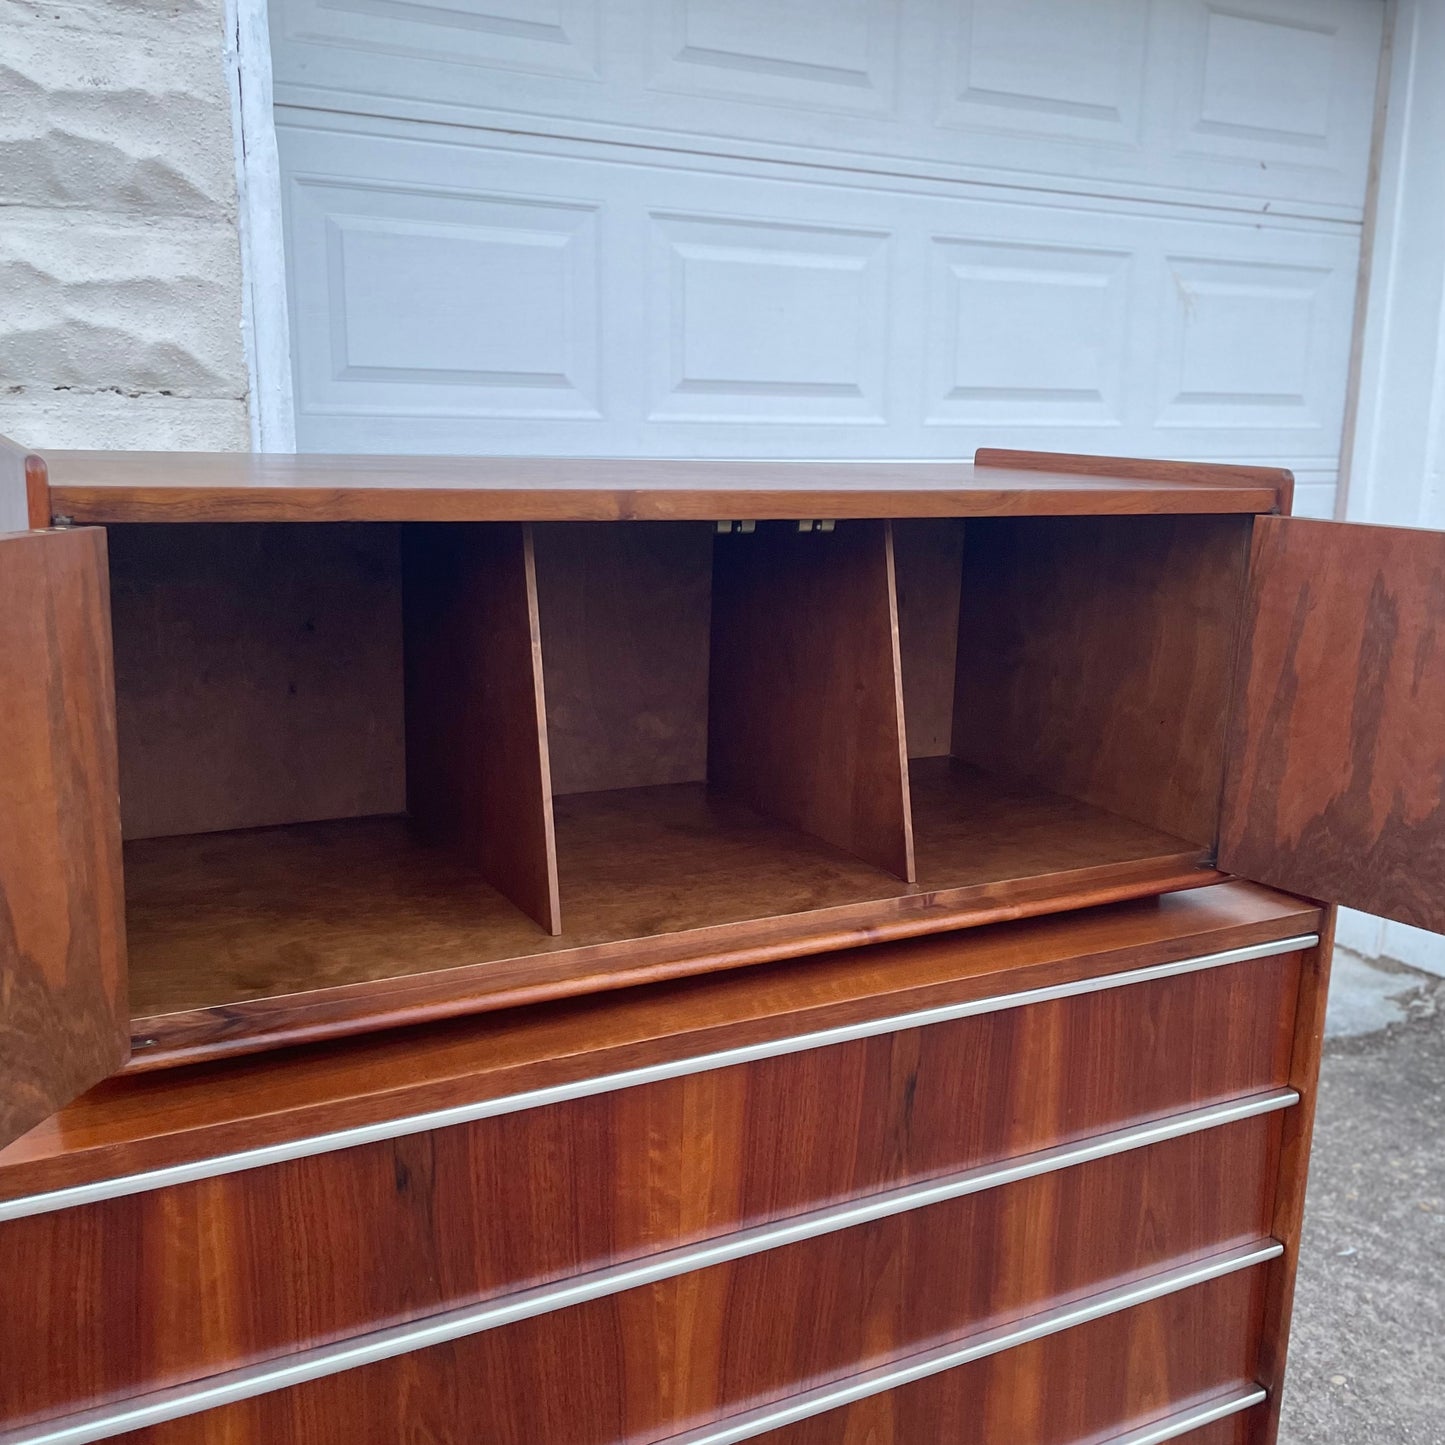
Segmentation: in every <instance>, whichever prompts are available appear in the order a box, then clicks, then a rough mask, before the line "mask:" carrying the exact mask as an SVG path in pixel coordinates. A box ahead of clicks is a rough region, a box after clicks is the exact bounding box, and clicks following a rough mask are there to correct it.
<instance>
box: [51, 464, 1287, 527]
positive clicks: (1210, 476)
mask: <svg viewBox="0 0 1445 1445" xmlns="http://www.w3.org/2000/svg"><path fill="white" fill-rule="evenodd" d="M45 461H46V464H47V467H48V470H49V482H50V505H51V510H52V513H53V514H54V515H56V516H64V517H67V518H69V519H70V520H72V521H76V522H140V521H154V522H188V521H191V522H215V521H626V520H636V521H688V520H728V519H749V518H755V519H768V518H783V519H794V518H848V517H980V516H1021V515H1040V516H1048V515H1067V514H1072V513H1110V514H1118V515H1129V514H1139V515H1147V514H1161V513H1221V512H1226V513H1228V512H1233V513H1251V512H1270V511H1274V510H1278V509H1279V508H1280V503H1281V496H1282V492H1283V491H1284V483H1283V481H1282V480H1281V479H1285V480H1287V477H1288V474H1287V473H1281V472H1277V471H1273V470H1270V469H1267V468H1248V467H1220V466H1209V465H1194V464H1187V463H1129V462H1121V463H1120V465H1119V469H1118V473H1117V474H1104V473H1102V472H1100V471H1098V470H1094V469H1091V470H1090V471H1089V472H1087V473H1086V472H1083V471H1081V470H1078V469H1076V468H1074V467H1071V466H1070V461H1071V459H1070V458H1066V457H1058V458H1052V459H1051V458H1049V457H1047V456H1043V455H1040V456H1039V457H1038V459H1037V461H1034V460H1032V459H1031V460H1030V461H1028V462H1024V461H1015V462H1010V463H1008V464H1006V465H1002V466H993V465H977V464H975V463H973V462H953V461H943V462H937V461H794V460H789V461H766V460H709V461H699V460H668V459H664V458H647V459H641V460H628V459H605V458H593V457H578V458H553V457H387V456H354V457H348V456H319V455H307V456H292V455H283V454H269V455H267V454H260V455H257V454H248V453H244V452H235V453H210V452H98V451H93V452H82V451H55V452H47V453H46V454H45Z"/></svg>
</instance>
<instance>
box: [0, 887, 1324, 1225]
mask: <svg viewBox="0 0 1445 1445" xmlns="http://www.w3.org/2000/svg"><path fill="white" fill-rule="evenodd" d="M1319 918H1320V910H1319V909H1318V908H1317V907H1315V906H1314V905H1311V904H1306V903H1302V902H1300V901H1299V900H1297V899H1291V898H1286V897H1284V896H1282V895H1280V894H1277V893H1271V892H1270V891H1269V890H1268V889H1264V888H1258V887H1256V886H1254V885H1252V884H1244V883H1229V884H1221V885H1219V886H1216V887H1213V888H1203V889H1198V890H1196V891H1193V892H1189V893H1175V894H1169V895H1167V896H1165V897H1162V898H1159V899H1157V900H1149V901H1147V902H1136V903H1127V904H1117V905H1114V906H1112V907H1103V908H1094V909H1089V910H1086V911H1083V912H1078V913H1073V914H1057V915H1052V916H1049V917H1045V918H1037V919H1031V920H1028V921H1025V922H1020V923H1013V924H1005V925H1000V926H998V927H994V928H989V929H983V930H973V931H970V932H967V933H964V934H961V935H959V934H954V935H949V936H944V937H936V938H929V939H920V940H913V941H909V942H904V943H896V944H886V945H883V946H880V947H876V948H869V949H863V950H857V949H850V950H847V951H844V952H839V953H832V954H825V955H823V956H820V957H816V958H804V959H796V960H793V961H790V962H788V963H785V964H775V965H772V966H764V967H758V968H754V969H750V970H748V971H747V972H745V973H743V974H738V975H726V974H724V975H712V976H703V977H697V978H688V979H682V980H678V981H677V982H673V983H665V984H654V985H651V986H648V987H644V988H635V989H627V990H624V991H621V992H617V993H613V994H607V995H603V996H598V997H594V998H590V999H577V1000H572V1001H568V1002H565V1003H561V1004H549V1005H542V1006H536V1007H532V1008H528V1009H524V1010H513V1011H511V1012H509V1013H507V1014H502V1015H495V1014H494V1015H485V1016H482V1017H473V1018H459V1019H454V1020H451V1021H449V1022H446V1023H442V1024H436V1025H433V1026H430V1027H428V1028H412V1029H401V1030H396V1031H393V1032H390V1033H377V1034H372V1035H369V1036H366V1037H362V1038H356V1039H348V1040H343V1041H340V1042H337V1043H333V1044H318V1045H312V1046H310V1047H307V1048H300V1049H293V1050H290V1051H288V1052H286V1053H280V1054H262V1055H256V1056H253V1057H249V1058H238V1059H233V1060H225V1061H220V1062H216V1063H213V1064H209V1065H205V1066H202V1067H197V1068H191V1069H185V1070H159V1071H156V1072H153V1073H148V1074H139V1075H134V1074H128V1075H124V1076H122V1077H120V1078H117V1079H115V1080H113V1081H111V1082H109V1083H107V1084H105V1085H103V1086H101V1087H100V1088H99V1089H96V1090H93V1091H92V1092H91V1093H89V1094H87V1095H86V1096H85V1097H84V1098H83V1099H80V1100H78V1101H77V1102H76V1103H75V1104H73V1105H72V1106H70V1107H69V1108H67V1109H66V1110H64V1111H63V1112H62V1113H60V1114H59V1115H57V1116H55V1117H54V1118H52V1119H50V1120H48V1121H47V1122H46V1123H44V1124H43V1125H41V1126H40V1127H39V1128H37V1129H35V1130H32V1131H31V1133H29V1134H28V1135H26V1136H25V1138H23V1139H21V1140H18V1141H17V1142H16V1143H15V1144H13V1145H11V1146H10V1147H9V1148H8V1149H5V1150H0V1198H14V1197H16V1196H18V1195H22V1194H28V1193H34V1192H40V1191H45V1190H49V1189H57V1188H61V1187H64V1186H66V1185H70V1184H76V1183H80V1182H85V1181H90V1180H95V1179H100V1178H107V1177H110V1176H112V1175H116V1174H131V1173H138V1172H141V1171H143V1170H147V1169H154V1168H159V1167H162V1166H164V1165H167V1164H174V1163H177V1162H181V1161H184V1160H187V1159H196V1158H204V1157H208V1156H211V1155H218V1154H226V1153H229V1152H232V1151H234V1150H237V1149H244V1148H248V1147H253V1146H257V1145H261V1144H270V1143H276V1142H279V1141H283V1140H288V1139H298V1138H304V1137H308V1136H310V1135H317V1134H324V1133H327V1132H329V1131H333V1130H337V1129H343V1128H348V1127H351V1126H355V1125H362V1124H373V1123H376V1122H378V1121H380V1120H384V1119H390V1118H394V1117H397V1116H399V1115H407V1114H416V1113H421V1112H425V1111H428V1110H432V1109H440V1108H448V1107H452V1106H455V1105H459V1104H466V1103H472V1102H475V1101H476V1100H478V1099H486V1098H495V1097H498V1096H501V1095H507V1094H515V1093H520V1092H524V1091H527V1090H530V1089H535V1088H542V1087H545V1086H547V1085H550V1084H557V1083H563V1082H567V1081H570V1080H576V1079H579V1078H584V1077H587V1076H588V1075H589V1074H590V1073H602V1072H615V1071H618V1070H624V1069H630V1068H636V1067H642V1066H644V1065H647V1064H651V1063H656V1062H659V1061H663V1060H668V1059H677V1058H685V1057H690V1056H693V1055H697V1054H702V1053H707V1052H711V1051H714V1050H717V1049H722V1048H729V1047H733V1046H736V1045H741V1044H745V1043H751V1042H755V1041H757V1040H760V1039H769V1038H780V1037H786V1036H792V1035H796V1034H803V1033H809V1032H813V1031H816V1030H818V1029H823V1028H832V1027H837V1026H840V1025H843V1024H848V1023H855V1022H857V1021H859V1020H861V1019H865V1018H875V1017H879V1016H880V1015H883V1014H889V1015H894V1014H902V1013H907V1012H910V1011H913V1010H917V1009H922V1008H932V1007H935V1006H937V1005H941V1004H947V1003H955V1002H958V1001H960V1000H963V999H969V998H979V997H984V996H987V995H992V994H999V993H1008V992H1012V991H1016V990H1018V989H1022V988H1035V987H1045V986H1048V985H1051V984H1058V983H1065V982H1069V981H1072V980H1076V979H1079V978H1087V977H1093V976H1097V975H1100V974H1106V973H1116V972H1121V971H1125V970H1128V969H1132V968H1139V967H1143V966H1145V965H1149V964H1155V963H1163V962H1169V961H1172V960H1175V959H1181V958H1189V957H1193V956H1197V955H1199V954H1203V953H1212V952H1217V951H1219V950H1222V949H1229V948H1237V947H1242V946H1245V945H1248V944H1256V943H1262V942H1268V941H1269V940H1272V939H1279V938H1288V937H1293V936H1296V935H1298V934H1301V933H1307V932H1309V931H1310V930H1312V929H1313V928H1315V927H1316V926H1317V924H1318V922H1319ZM1249 967H1252V965H1251V966H1249ZM1269 976H1272V975H1270V974H1268V971H1266V972H1265V973H1263V974H1248V975H1247V977H1248V978H1250V979H1255V978H1265V977H1269ZM1141 987H1142V985H1141ZM1208 996H1209V997H1215V998H1218V997H1220V995H1218V994H1217V993H1210V994H1209V995H1208ZM1230 1006H1231V1007H1238V1008H1239V1009H1240V1014H1241V1017H1242V1018H1244V1019H1245V1020H1246V1021H1248V1020H1249V1019H1250V1018H1251V1017H1252V1016H1256V1015H1255V1014H1254V1011H1253V1010H1251V1009H1250V1008H1247V1007H1245V1005H1244V1001H1243V1000H1242V999H1234V1000H1233V1001H1232V1002H1231V1004H1230ZM1171 1017H1172V1022H1170V1024H1169V1027H1170V1028H1171V1029H1179V1028H1185V1029H1187V1028H1188V1027H1189V1026H1190V1021H1189V1017H1188V1015H1187V1014H1180V1013H1179V1011H1178V1010H1176V1011H1175V1012H1174V1014H1173V1015H1172V1016H1171ZM1250 1027H1253V1025H1250ZM1239 1043H1240V1041H1235V1044H1233V1045H1231V1046H1232V1047H1233V1046H1238V1045H1239ZM1287 1047H1288V1042H1287V1039H1285V1038H1284V1037H1283V1036H1282V1037H1281V1039H1280V1041H1279V1043H1278V1048H1279V1050H1280V1053H1279V1054H1278V1063H1277V1065H1275V1064H1272V1065H1270V1066H1269V1067H1268V1068H1267V1069H1265V1070H1263V1071H1262V1072H1260V1073H1258V1074H1257V1075H1252V1076H1250V1077H1255V1078H1258V1079H1260V1080H1263V1081H1266V1082H1268V1081H1272V1080H1273V1079H1275V1078H1276V1077H1277V1076H1278V1071H1279V1069H1281V1068H1283V1067H1284V1066H1285V1060H1286V1054H1285V1052H1284V1050H1285V1049H1286V1048H1287ZM1274 1048H1275V1046H1274V1045H1270V1046H1269V1047H1268V1048H1267V1049H1266V1056H1267V1057H1269V1058H1271V1059H1273V1058H1275V1057H1276V1055H1275V1054H1274V1053H1273V1052H1272V1050H1273V1049H1274ZM1118 1057H1119V1060H1120V1061H1121V1062H1123V1061H1126V1060H1127V1061H1128V1062H1129V1065H1130V1067H1131V1068H1132V1056H1131V1055H1126V1054H1124V1053H1122V1052H1121V1053H1120V1054H1119V1056H1118ZM1168 1063H1169V1060H1168V1059H1167V1058H1161V1057H1159V1054H1158V1052H1157V1051H1156V1053H1155V1055H1154V1062H1153V1063H1152V1064H1151V1065H1150V1067H1151V1068H1153V1067H1165V1066H1167V1065H1168ZM1215 1066H1216V1065H1211V1067H1215ZM956 1068H957V1064H956V1061H954V1060H952V1059H951V1058H950V1062H949V1065H948V1069H949V1076H952V1075H953V1073H954V1071H955V1070H956ZM1146 1074H1147V1071H1146ZM1148 1077H1153V1076H1152V1075H1148ZM1231 1082H1232V1084H1233V1086H1235V1087H1242V1086H1243V1084H1244V1082H1245V1076H1241V1075H1238V1074H1235V1075H1231V1076H1230V1078H1229V1079H1226V1080H1225V1082H1224V1083H1223V1084H1222V1085H1221V1087H1229V1086H1230V1084H1231ZM1051 1097H1052V1098H1053V1099H1054V1101H1055V1103H1057V1104H1062V1103H1063V1101H1064V1098H1065V1096H1064V1095H1061V1094H1054V1095H1052V1096H1051ZM1139 1107H1140V1108H1142V1109H1144V1110H1146V1111H1147V1110H1149V1109H1153V1108H1156V1107H1158V1100H1157V1098H1156V1099H1152V1100H1151V1099H1148V1098H1143V1097H1142V1096H1141V1099H1140V1103H1139ZM968 1127H981V1126H978V1125H969V1126H968ZM990 1127H992V1126H990ZM850 1148H851V1146H850ZM850 1157H851V1156H850ZM940 1167H944V1166H940Z"/></svg>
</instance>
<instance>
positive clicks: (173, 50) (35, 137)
mask: <svg viewBox="0 0 1445 1445" xmlns="http://www.w3.org/2000/svg"><path fill="white" fill-rule="evenodd" d="M222 39H223V35H222V19H221V4H220V0H155V3H146V0H46V3H44V4H41V3H36V0H0V432H3V433H5V434H7V435H9V436H11V437H14V438H15V439H16V440H18V441H21V442H23V443H25V444H26V445H28V446H32V447H35V448H36V449H38V450H41V451H43V450H44V449H45V448H47V447H92V446H93V447H139V448H148V447H155V448H172V447H197V448H212V447H215V448H244V447H246V446H247V445H248V444H249V432H248V425H247V414H246V363H245V357H244V352H243V348H242V340H241V269H240V245H239V240H238V232H237V228H236V186H235V162H234V159H233V151H232V143H231V107H230V99H229V95H228V92H227V82H226V75H225V69H224V65H223V60H222Z"/></svg>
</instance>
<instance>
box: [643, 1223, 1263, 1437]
mask: <svg viewBox="0 0 1445 1445" xmlns="http://www.w3.org/2000/svg"><path fill="white" fill-rule="evenodd" d="M1283 1253H1284V1246H1283V1245H1282V1244H1280V1243H1279V1242H1278V1241H1276V1240H1272V1239H1271V1240H1266V1241H1264V1242H1262V1243H1260V1244H1251V1245H1245V1246H1244V1247H1243V1248H1242V1249H1233V1250H1230V1251H1229V1252H1228V1253H1226V1254H1216V1255H1214V1256H1212V1257H1211V1258H1209V1259H1204V1260H1200V1261H1199V1262H1198V1263H1197V1264H1192V1265H1186V1266H1185V1267H1184V1268H1183V1269H1172V1270H1167V1271H1165V1272H1164V1273H1163V1274H1156V1275H1153V1276H1151V1277H1150V1278H1148V1279H1144V1280H1140V1281H1139V1282H1138V1283H1136V1284H1132V1285H1125V1286H1124V1287H1123V1288H1120V1289H1111V1290H1105V1291H1104V1292H1103V1293H1102V1294H1096V1295H1092V1296H1091V1297H1090V1298H1088V1299H1085V1300H1080V1301H1079V1302H1078V1303H1077V1304H1072V1305H1064V1306H1062V1307H1061V1308H1059V1309H1052V1310H1046V1311H1044V1312H1043V1313H1042V1314H1037V1315H1031V1316H1030V1317H1029V1318H1028V1319H1024V1320H1020V1321H1018V1322H1017V1323H1016V1324H1012V1325H1004V1326H1002V1327H1000V1328H998V1329H994V1330H988V1331H985V1332H984V1333H983V1334H978V1335H974V1336H972V1337H965V1338H964V1339H961V1340H951V1341H950V1342H949V1343H948V1344H946V1345H940V1346H939V1347H938V1348H937V1349H933V1350H926V1351H924V1352H923V1353H922V1354H918V1355H911V1356H909V1357H907V1358H906V1359H902V1360H899V1361H896V1362H895V1363H893V1364H890V1365H883V1366H881V1367H880V1368H878V1369H876V1370H868V1371H866V1372H865V1373H864V1374H861V1375H854V1376H852V1377H851V1378H849V1379H846V1380H840V1381H838V1382H836V1383H835V1384H832V1385H826V1386H824V1387H822V1388H821V1389H817V1390H809V1391H807V1392H806V1393H804V1394H801V1395H794V1396H792V1397H791V1398H790V1399H787V1400H779V1401H778V1402H777V1403H776V1404H773V1405H766V1406H764V1407H763V1408H761V1409H759V1410H751V1411H749V1412H748V1413H747V1414H744V1415H734V1416H733V1417H732V1418H731V1419H730V1420H722V1421H719V1422H718V1423H717V1424H714V1425H705V1426H703V1427H702V1428H700V1429H697V1430H691V1431H688V1432H687V1433H686V1434H683V1435H670V1436H668V1438H667V1439H666V1440H664V1441H660V1442H659V1445H738V1442H740V1441H743V1440H751V1439H753V1438H755V1437H756V1436H758V1435H763V1434H766V1433H767V1432H768V1431H770V1430H780V1429H782V1428H783V1427H784V1426H786V1425H792V1424H795V1423H797V1422H798V1421H799V1420H807V1419H810V1418H811V1417H812V1416H814V1415H821V1414H823V1413H824V1412H825V1411H828V1410H837V1409H839V1408H840V1407H841V1406H843V1405H851V1404H853V1403H854V1402H855V1401H857V1400H866V1399H868V1398H869V1397H870V1396H872V1395H881V1394H883V1393H884V1392H885V1391H887V1390H897V1389H899V1388H901V1387H902V1386H904V1385H911V1384H913V1383H914V1382H915V1381H917V1380H926V1379H928V1378H929V1376H931V1375H941V1374H942V1373H943V1372H944V1371H945V1370H956V1369H957V1368H958V1367H959V1366H960V1365H969V1364H972V1363H973V1362H974V1361H975V1360H983V1359H987V1358H988V1357H989V1356H990V1355H999V1354H1002V1353H1003V1352H1004V1351H1005V1350H1012V1349H1015V1348H1017V1347H1018V1346H1019V1345H1027V1344H1030V1343H1031V1342H1032V1341H1034V1340H1042V1339H1045V1338H1046V1337H1047V1336H1049V1335H1057V1334H1061V1333H1062V1332H1063V1331H1064V1330H1069V1329H1073V1328H1074V1326H1075V1325H1085V1324H1089V1323H1091V1322H1092V1321H1093V1320H1101V1319H1103V1318H1104V1317H1105V1316H1107V1315H1115V1314H1119V1313H1120V1312H1121V1311H1123V1310H1127V1309H1133V1308H1134V1307H1135V1306H1136V1305H1142V1304H1147V1303H1148V1302H1149V1301H1150V1300H1156V1299H1163V1298H1164V1297H1165V1296H1166V1295H1171V1294H1178V1293H1179V1292H1180V1291H1181V1290H1186V1289H1191V1288H1193V1287H1194V1286H1195V1285H1200V1284H1207V1283H1208V1282H1209V1281H1210V1280H1213V1279H1221V1278H1223V1277H1224V1276H1225V1275H1227V1274H1234V1273H1235V1272H1236V1271H1237V1270H1241V1269H1251V1268H1253V1267H1254V1266H1255V1265H1258V1264H1264V1263H1265V1262H1266V1261H1268V1260H1271V1259H1277V1258H1278V1257H1279V1256H1280V1255H1281V1254H1283ZM1146 1438H1149V1437H1146ZM1158 1438H1160V1439H1166V1440H1167V1439H1168V1438H1169V1437H1168V1436H1167V1435H1166V1436H1160V1437H1158Z"/></svg>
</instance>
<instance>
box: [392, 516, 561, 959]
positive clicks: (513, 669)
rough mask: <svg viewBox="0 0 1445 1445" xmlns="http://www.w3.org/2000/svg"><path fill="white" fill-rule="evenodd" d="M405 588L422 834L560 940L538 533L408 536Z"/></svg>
mask: <svg viewBox="0 0 1445 1445" xmlns="http://www.w3.org/2000/svg"><path fill="white" fill-rule="evenodd" d="M402 578H403V597H404V606H403V611H404V619H405V622H404V626H405V645H406V791H407V807H408V809H409V811H410V813H411V818H412V822H413V825H414V826H415V827H416V829H417V832H418V834H419V835H420V836H421V837H423V838H425V839H427V840H428V841H434V842H438V843H445V844H447V845H449V846H450V847H452V848H455V849H457V850H458V851H459V852H461V854H462V855H463V856H464V857H466V858H467V859H468V860H469V861H471V862H472V863H474V864H475V865H476V867H477V870H478V872H479V873H480V874H481V876H482V877H483V878H484V879H485V880H486V881H487V882H488V883H490V884H491V885H492V886H493V887H494V888H496V889H497V890H498V891H499V892H500V893H503V894H505V895H506V896H507V897H508V898H509V899H511V901H512V902H513V903H515V904H516V905H517V907H518V908H520V909H522V911H523V912H525V913H526V914H528V915H529V916H530V917H532V918H533V919H535V920H536V921H537V922H538V923H539V924H541V926H542V927H543V928H544V929H546V930H547V932H548V933H552V934H557V933H560V932H561V931H562V917H561V905H560V900H559V895H558V887H557V839H556V833H555V829H554V826H553V818H552V780H551V767H550V762H549V759H548V753H547V713H546V706H545V702H544V698H543V684H542V645H541V637H540V630H539V627H538V619H537V574H536V565H535V561H534V558H533V550H532V529H531V527H530V525H527V524H523V523H516V522H506V523H456V524H450V525H448V524H435V525H434V524H415V525H411V526H408V527H405V528H403V531H402Z"/></svg>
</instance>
